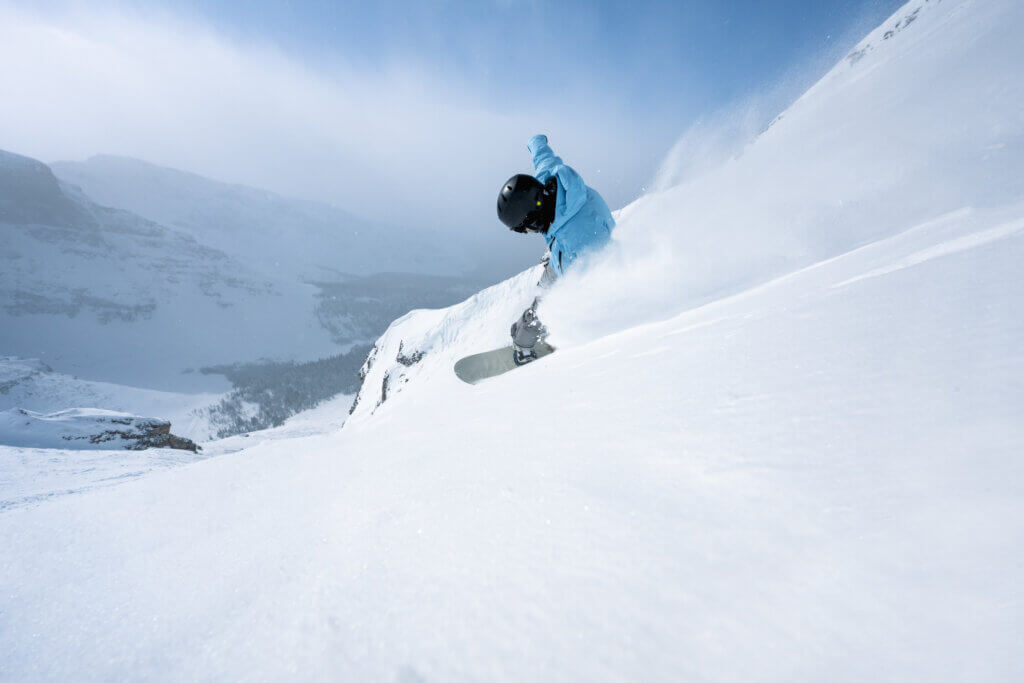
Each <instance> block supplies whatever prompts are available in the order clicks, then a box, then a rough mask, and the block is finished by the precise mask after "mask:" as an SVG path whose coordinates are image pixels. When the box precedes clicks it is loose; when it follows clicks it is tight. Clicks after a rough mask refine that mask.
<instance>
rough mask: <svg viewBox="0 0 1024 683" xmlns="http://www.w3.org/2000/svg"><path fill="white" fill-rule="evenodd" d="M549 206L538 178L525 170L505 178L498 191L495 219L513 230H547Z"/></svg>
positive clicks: (550, 212)
mask: <svg viewBox="0 0 1024 683" xmlns="http://www.w3.org/2000/svg"><path fill="white" fill-rule="evenodd" d="M553 207H554V202H552V201H550V196H549V193H548V192H545V188H544V186H543V185H541V183H540V181H539V180H537V179H536V178H534V177H533V176H532V175H526V174H525V173H520V174H518V175H514V176H512V177H511V178H509V179H508V181H507V182H506V183H505V186H504V187H502V188H501V192H500V193H498V219H499V220H500V221H501V222H502V223H504V224H505V225H507V226H508V227H510V228H512V229H513V230H515V231H516V232H526V231H527V230H535V231H537V232H544V231H545V230H547V228H548V226H549V225H550V224H551V219H552V218H554V212H553V211H550V209H551V208H553ZM549 214H550V215H549Z"/></svg>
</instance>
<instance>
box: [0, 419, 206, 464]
mask: <svg viewBox="0 0 1024 683" xmlns="http://www.w3.org/2000/svg"><path fill="white" fill-rule="evenodd" d="M0 444H4V445H7V446H17V447H23V448H62V449H72V450H76V449H97V450H113V449H125V450H132V451H141V450H145V449H147V448H173V449H177V450H184V451H192V452H193V453H196V452H198V451H199V446H197V445H196V443H195V442H194V441H192V440H191V439H186V438H183V437H180V436H175V435H174V434H171V423H170V422H168V421H167V420H160V419H157V418H152V417H139V416H138V415H131V414H129V413H118V412H114V411H111V410H98V409H94V408H75V409H72V410H62V411H60V412H57V413H49V414H44V413H37V412H35V411H32V410H25V409H23V408H14V409H12V410H5V411H0Z"/></svg>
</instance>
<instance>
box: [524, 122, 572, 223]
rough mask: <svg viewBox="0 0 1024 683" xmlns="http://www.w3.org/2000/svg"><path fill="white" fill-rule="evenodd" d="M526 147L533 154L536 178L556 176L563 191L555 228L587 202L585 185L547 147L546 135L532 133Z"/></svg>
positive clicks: (541, 180)
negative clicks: (563, 198) (562, 199)
mask: <svg viewBox="0 0 1024 683" xmlns="http://www.w3.org/2000/svg"><path fill="white" fill-rule="evenodd" d="M526 148H527V149H528V150H530V153H531V154H533V167H534V169H536V172H537V180H539V181H540V182H542V183H546V182H547V181H548V178H550V177H551V176H557V177H558V184H559V191H560V192H562V193H564V197H565V200H564V202H563V203H562V205H561V206H560V207H559V212H558V214H556V216H555V229H557V227H559V226H561V225H562V224H563V223H565V221H567V220H569V219H570V218H572V217H573V216H575V215H576V213H577V212H578V211H579V210H580V209H581V208H583V205H584V204H586V203H587V186H586V185H585V184H584V183H583V178H581V177H580V174H579V173H577V172H576V171H575V170H574V169H573V168H572V167H571V166H567V165H566V164H565V163H563V162H562V157H558V156H555V153H554V152H552V151H551V148H550V147H548V138H547V136H546V135H534V136H533V137H532V138H530V142H528V143H527V145H526Z"/></svg>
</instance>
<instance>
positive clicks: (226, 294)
mask: <svg viewBox="0 0 1024 683" xmlns="http://www.w3.org/2000/svg"><path fill="white" fill-rule="evenodd" d="M61 168H62V169H63V171H62V173H63V174H65V175H66V177H68V178H70V179H72V180H74V181H75V182H78V183H80V184H81V185H84V186H86V187H87V188H88V193H86V192H85V191H83V189H82V187H81V186H79V185H73V184H70V183H69V182H65V181H62V180H59V179H58V178H57V177H55V176H54V174H53V173H52V171H51V169H50V168H49V167H47V166H46V165H45V164H42V163H41V162H38V161H36V160H33V159H29V158H26V157H22V156H19V155H16V154H12V153H9V152H2V151H0V247H2V252H0V259H2V263H3V264H4V266H3V269H2V271H0V349H2V350H3V352H4V353H8V354H13V355H17V356H21V357H39V358H41V359H42V360H44V361H46V362H47V363H49V364H50V365H52V366H53V367H55V368H56V369H57V370H58V371H61V372H65V373H74V374H78V375H82V376H84V377H88V378H89V379H92V380H103V381H112V382H115V383H120V384H136V385H141V386H146V387H155V388H159V389H165V390H172V391H181V390H192V391H194V390H210V389H215V390H220V389H223V388H226V385H225V384H224V382H223V381H222V380H217V379H215V378H214V377H212V376H210V375H205V374H199V373H195V372H190V371H192V370H198V369H200V368H203V367H208V366H224V365H229V364H233V363H244V362H253V361H256V360H259V359H274V360H278V361H293V360H298V361H309V360H313V359H319V358H325V357H328V356H332V355H335V354H338V353H340V352H344V351H346V350H348V349H350V348H352V347H353V346H354V345H357V344H366V343H369V342H370V341H372V340H373V339H374V338H375V337H376V336H377V335H378V334H380V332H381V331H382V330H383V329H384V328H385V327H386V325H387V323H388V321H390V320H391V319H392V318H394V317H395V316H397V315H401V314H402V313H404V312H405V311H407V310H409V309H410V308H415V307H417V306H424V305H433V306H443V305H448V304H450V303H452V302H454V301H458V300H459V299H461V298H463V297H464V296H466V295H467V294H468V293H470V292H472V291H473V290H474V289H475V288H476V286H478V285H475V284H474V281H472V280H467V279H463V278H458V277H441V276H436V275H429V274H425V273H415V272H402V271H401V270H395V269H402V268H407V269H411V270H414V271H415V270H417V269H419V270H424V269H426V267H422V268H421V266H424V264H429V266H430V267H431V268H435V269H436V268H441V269H443V268H445V267H446V266H445V263H446V261H445V258H444V254H443V253H442V252H440V251H439V250H438V249H437V248H434V247H429V248H428V246H427V245H426V244H425V242H426V240H422V239H418V238H416V237H414V236H409V235H403V234H400V233H399V232H397V231H396V230H395V229H393V228H386V227H381V226H374V225H371V224H368V223H365V222H364V223H359V222H355V219H352V218H351V217H349V216H347V214H344V213H343V212H340V211H338V210H336V209H333V208H331V207H327V206H324V205H319V204H314V203H311V202H299V201H295V200H288V199H284V198H281V197H276V196H274V195H270V194H268V193H265V192H261V191H258V190H253V189H250V188H244V187H235V186H229V185H224V184H221V183H215V182H213V181H210V180H207V179H204V178H201V177H199V176H194V175H191V174H187V173H182V172H178V171H171V170H169V169H162V168H159V167H155V166H151V165H148V164H144V163H142V162H137V161H133V160H125V159H116V158H110V157H101V158H97V159H94V160H92V161H90V162H86V163H83V164H73V163H65V164H63V165H62V166H61ZM93 192H98V193H100V196H101V197H103V198H104V199H103V202H104V203H107V204H109V205H116V206H117V207H118V208H109V206H106V205H102V204H101V203H97V202H95V201H94V200H93V195H92V193H93ZM135 208H139V209H141V210H144V211H146V213H147V216H151V217H152V218H154V219H156V220H151V219H150V218H148V217H147V218H144V217H142V216H141V215H140V214H137V213H135V212H134V211H133V209H135ZM168 225H170V226H171V227H168ZM346 271H347V272H346ZM382 271H390V272H386V273H385V272H382ZM353 273H356V274H353ZM367 273H372V274H369V275H367ZM340 390H341V389H339V391H340ZM72 407H81V406H71V405H66V406H60V408H61V409H63V408H72ZM93 407H104V408H112V406H93Z"/></svg>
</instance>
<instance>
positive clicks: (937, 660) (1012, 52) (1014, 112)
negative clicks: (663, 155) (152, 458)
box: [0, 0, 1024, 681]
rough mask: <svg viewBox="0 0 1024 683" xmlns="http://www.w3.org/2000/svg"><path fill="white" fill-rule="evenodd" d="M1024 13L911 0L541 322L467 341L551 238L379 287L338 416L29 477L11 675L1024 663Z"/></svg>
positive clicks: (565, 674) (621, 240)
mask: <svg viewBox="0 0 1024 683" xmlns="http://www.w3.org/2000/svg"><path fill="white" fill-rule="evenodd" d="M1022 29H1024V6H1022V5H1021V3H1019V2H1016V1H1015V0H987V1H985V2H981V1H976V0H942V2H936V1H930V0H912V2H910V3H908V4H907V5H906V6H905V7H904V8H902V9H901V10H900V11H899V12H898V13H897V14H896V15H894V16H893V17H892V18H890V19H889V20H887V21H886V22H885V23H884V24H883V25H882V26H880V27H879V28H878V29H877V30H876V31H874V32H872V33H871V34H870V35H869V36H867V37H866V38H865V40H864V41H862V43H861V44H860V45H858V46H857V48H856V49H855V50H854V51H853V52H852V53H851V55H850V56H849V57H847V58H846V59H844V60H843V62H841V63H840V64H839V65H837V66H836V68H835V69H834V70H832V71H831V72H830V73H829V74H827V75H826V76H825V77H824V79H822V81H821V82H820V83H819V84H818V85H816V86H815V87H813V88H812V89H811V90H810V91H809V92H808V93H807V94H806V95H804V96H803V97H802V98H801V99H800V100H798V101H797V102H796V103H794V105H793V106H792V107H791V108H790V109H788V110H787V111H786V112H784V113H783V116H782V117H780V118H779V119H778V120H777V121H776V123H775V124H774V125H772V126H771V127H770V128H769V129H768V130H767V131H766V132H764V133H763V134H762V135H761V136H759V137H758V139H757V140H755V141H753V142H752V143H751V144H750V145H748V146H747V147H746V148H745V149H744V151H743V153H742V154H740V155H739V156H738V157H736V158H733V159H730V160H729V161H727V162H726V163H725V164H723V165H722V166H721V167H719V168H716V169H715V170H713V171H711V172H710V173H708V174H706V175H704V176H701V177H700V178H696V179H692V180H690V181H687V182H684V183H682V184H678V185H676V186H674V187H672V188H670V189H667V190H665V191H662V192H658V193H654V194H651V195H648V196H646V197H644V198H642V199H641V200H639V201H638V202H636V203H634V204H632V205H630V206H627V207H625V208H624V209H623V210H622V211H621V212H620V213H619V225H618V227H617V228H616V232H615V235H614V242H613V244H612V245H611V246H610V247H609V249H608V250H607V251H606V252H604V253H603V254H602V255H601V256H600V257H597V258H594V259H592V261H591V263H590V264H589V267H587V268H585V269H578V270H577V271H575V272H574V273H572V274H571V275H570V276H568V277H566V278H565V279H564V280H562V281H561V282H560V283H558V285H556V287H555V288H554V289H553V290H552V291H551V292H550V293H549V294H548V295H547V297H546V299H545V301H544V304H543V305H542V307H541V309H540V312H541V316H542V318H543V319H544V320H545V321H546V322H547V323H548V324H549V325H550V326H551V328H552V331H553V339H554V340H555V341H556V344H557V346H558V350H557V351H556V352H555V353H554V354H552V355H551V356H548V357H546V358H544V359H541V360H539V361H537V362H535V363H533V364H531V365H529V366H527V367H524V368H521V369H518V370H515V371H513V372H511V373H508V374H507V375H504V376H501V377H498V378H494V379H492V380H488V381H486V382H483V383H481V384H479V385H476V386H469V385H466V384H463V383H461V382H460V381H459V380H458V379H456V378H455V376H454V374H453V373H452V370H451V368H452V364H453V363H454V361H455V360H456V359H457V358H459V357H460V356H462V355H465V354H466V353H472V352H475V351H479V350H483V349H487V348H491V347H493V346H497V345H499V344H501V343H503V342H504V341H505V339H506V335H507V332H508V325H509V323H510V322H511V320H512V319H513V318H514V317H515V315H516V314H518V312H519V311H521V310H522V306H523V305H524V304H525V303H528V302H529V301H530V300H531V299H532V296H533V295H534V294H535V290H534V285H533V282H534V281H535V279H536V276H537V273H536V272H535V271H532V272H531V271H527V272H524V273H522V274H521V275H519V276H517V277H515V278H512V279H511V280H508V281H506V282H504V283H500V284H498V285H495V286H494V287H491V288H489V289H486V290H483V291H482V292H479V293H478V294H476V295H474V296H472V297H470V298H469V299H467V300H466V301H464V302H462V303H460V304H457V305H455V306H451V307H449V308H446V309H439V310H426V311H413V312H411V313H409V314H407V315H405V316H403V317H402V318H400V319H398V320H396V321H395V322H394V323H392V324H391V326H390V327H389V328H388V330H387V332H385V333H384V335H382V336H381V337H380V338H379V339H378V340H377V342H376V344H375V348H374V350H373V351H371V353H370V357H369V358H368V359H367V363H366V364H365V365H364V373H363V374H364V382H363V386H362V389H361V391H360V393H359V396H358V403H357V405H356V407H355V410H354V412H353V413H352V415H351V417H349V419H348V420H347V421H346V422H345V425H344V427H343V428H338V425H339V424H340V421H341V420H343V419H344V416H343V414H342V413H343V412H344V411H343V408H342V407H341V406H340V405H333V406H329V407H324V408H323V409H321V412H320V413H319V415H318V416H317V417H316V418H315V419H316V422H317V424H320V425H323V428H322V429H317V428H311V427H310V425H309V423H308V422H307V423H306V424H305V425H303V426H302V427H296V428H295V430H294V431H290V432H289V431H284V432H281V431H279V432H275V433H272V434H261V433H254V434H252V435H249V436H248V437H233V439H232V440H231V448H225V449H223V450H220V451H218V453H221V454H220V455H218V457H210V458H207V459H205V460H202V461H199V462H194V463H192V464H189V465H188V466H185V467H178V468H176V469H167V470H164V471H159V472H158V471H153V472H150V473H148V474H146V476H140V477H137V478H134V479H133V480H132V481H130V482H129V483H125V484H122V485H119V486H106V487H104V488H98V489H95V490H87V491H83V492H76V493H74V494H70V495H60V496H50V497H48V498H47V497H46V496H44V495H41V494H38V493H33V494H32V495H29V494H28V493H24V494H21V493H19V494H18V495H19V496H21V497H18V498H16V499H13V502H12V503H11V504H10V505H9V506H8V507H7V509H6V510H4V511H2V513H0V546H2V547H4V548H6V549H8V556H7V558H6V560H5V571H4V572H0V596H4V597H2V598H0V615H2V616H0V661H2V662H4V664H5V667H6V670H5V674H6V675H9V676H10V677H11V678H16V679H22V678H29V677H34V678H53V679H59V678H68V677H84V678H96V679H107V678H125V677H130V678H158V679H173V680H180V679H188V680H214V679H224V678H260V679H262V678H302V679H310V678H312V679H342V680H398V681H421V680H509V681H520V680H545V681H563V680H564V681H570V680H607V681H617V680H687V681H690V680H694V681H705V680H707V681H712V680H713V681H718V680H737V681H739V680H742V681H751V680H755V681H791V680H798V681H802V680H829V681H863V680H876V679H881V680H894V681H903V680H927V681H946V680H949V681H954V680H971V681H1008V680H1018V679H1020V678H1022V677H1024V665H1022V660H1021V658H1020V656H1019V649H1020V648H1019V643H1020V640H1021V637H1022V634H1024V609H1022V605H1021V596H1022V595H1024V577H1022V574H1021V572H1020V568H1021V567H1022V566H1024V460H1022V459H1021V457H1020V454H1021V448H1022V444H1024V423H1022V421H1021V420H1020V415H1021V413H1022V410H1024V379H1022V378H1024V351H1022V349H1024V315H1022V311H1024V273H1022V271H1021V268H1020V264H1021V263H1022V262H1024V186H1021V183H1022V182H1024V181H1022V178H1024V173H1022V171H1024V168H1022V165H1024V161H1022V160H1024V116H1022V112H1024V107H1022V106H1021V105H1022V103H1024V83H1022V82H1021V80H1020V77H1019V69H1020V67H1019V65H1020V64H1022V63H1024V42H1022V41H1020V40H1019V35H1020V32H1021V30H1022ZM323 410H327V411H329V413H328V414H325V413H324V412H323ZM243 441H247V442H248V443H242V442H243ZM235 447H237V448H240V449H241V450H239V451H235V452H231V451H233V449H234V448H235ZM0 457H6V458H9V459H19V462H23V461H24V460H26V459H31V458H36V457H46V456H44V455H41V454H39V453H37V452H32V451H28V450H22V451H18V450H17V449H5V448H2V447H0ZM11 488H12V490H18V491H21V490H22V488H20V487H13V486H12V487H11ZM26 490H27V489H26Z"/></svg>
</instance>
